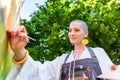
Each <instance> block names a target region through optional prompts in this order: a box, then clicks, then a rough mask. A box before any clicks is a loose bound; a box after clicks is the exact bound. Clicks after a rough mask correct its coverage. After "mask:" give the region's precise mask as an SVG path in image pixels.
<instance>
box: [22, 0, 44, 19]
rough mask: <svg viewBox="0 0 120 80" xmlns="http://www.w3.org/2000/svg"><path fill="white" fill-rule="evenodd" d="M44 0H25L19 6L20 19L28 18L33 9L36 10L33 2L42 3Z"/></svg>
mask: <svg viewBox="0 0 120 80" xmlns="http://www.w3.org/2000/svg"><path fill="white" fill-rule="evenodd" d="M44 2H45V0H25V1H24V4H23V6H22V8H21V19H27V20H30V17H29V15H30V14H32V13H33V12H34V11H35V10H37V7H36V5H35V3H39V4H40V5H44Z"/></svg>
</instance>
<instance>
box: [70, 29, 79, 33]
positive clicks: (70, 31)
mask: <svg viewBox="0 0 120 80" xmlns="http://www.w3.org/2000/svg"><path fill="white" fill-rule="evenodd" d="M75 31H76V32H78V31H80V30H77V29H76V30H75ZM69 32H71V30H69Z"/></svg>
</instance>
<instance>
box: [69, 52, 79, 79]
mask: <svg viewBox="0 0 120 80" xmlns="http://www.w3.org/2000/svg"><path fill="white" fill-rule="evenodd" d="M75 53H76V55H75ZM72 54H73V62H74V63H73V69H72V79H73V80H74V72H75V60H76V58H77V56H78V54H79V51H72ZM74 56H75V57H74ZM71 63H72V62H70V65H69V66H70V68H69V79H68V80H70V71H71Z"/></svg>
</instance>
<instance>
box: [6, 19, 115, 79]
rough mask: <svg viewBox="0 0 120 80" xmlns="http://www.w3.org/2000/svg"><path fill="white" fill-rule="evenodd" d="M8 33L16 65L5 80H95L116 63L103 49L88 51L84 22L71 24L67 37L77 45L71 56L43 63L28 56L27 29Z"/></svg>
mask: <svg viewBox="0 0 120 80" xmlns="http://www.w3.org/2000/svg"><path fill="white" fill-rule="evenodd" d="M8 33H9V34H10V35H9V37H10V43H11V48H12V50H13V52H14V56H15V57H13V62H14V63H15V65H14V67H13V68H12V69H11V71H10V73H9V74H8V76H7V78H6V80H85V79H88V80H96V79H97V76H98V75H100V74H102V73H104V72H107V71H110V66H111V65H112V64H113V63H112V62H111V60H110V59H109V57H108V56H107V54H106V53H105V51H104V49H102V48H99V47H97V48H89V47H86V46H85V44H83V43H82V41H83V40H84V39H85V38H86V37H87V36H88V26H87V24H86V23H85V22H84V21H82V20H73V21H71V23H70V25H69V33H68V36H69V40H70V43H71V44H73V45H74V49H73V50H72V51H71V52H70V54H63V55H62V56H60V57H57V58H56V59H55V60H53V61H51V62H49V61H46V62H45V63H44V64H42V63H41V62H39V61H34V60H33V59H32V58H31V57H30V56H29V55H28V54H27V53H28V52H27V51H26V49H25V45H26V44H27V42H28V37H27V33H26V30H25V28H24V27H19V28H16V29H11V30H9V31H8ZM83 78H84V79H83Z"/></svg>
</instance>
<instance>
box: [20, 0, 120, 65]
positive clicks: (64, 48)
mask: <svg viewBox="0 0 120 80" xmlns="http://www.w3.org/2000/svg"><path fill="white" fill-rule="evenodd" d="M36 6H37V8H38V10H37V11H35V12H34V13H33V14H31V20H30V21H27V20H22V21H21V23H22V24H23V25H25V26H26V28H27V31H28V35H29V36H31V37H33V38H35V39H36V40H37V41H35V42H34V41H30V42H29V44H28V46H27V49H28V50H29V52H30V54H31V55H32V56H33V58H34V59H35V60H40V61H42V62H44V61H46V60H53V59H54V58H56V57H57V56H60V55H61V54H63V53H68V52H69V51H70V50H71V49H72V45H71V44H70V43H69V40H68V36H67V35H68V34H67V32H68V26H69V23H70V21H71V20H74V19H81V20H84V21H85V22H86V23H87V24H88V26H89V37H88V39H89V41H90V43H89V45H88V46H92V47H96V46H99V47H103V48H104V49H105V51H106V52H107V53H108V55H109V56H110V58H111V59H112V60H113V62H114V63H118V62H119V59H120V56H119V55H120V40H119V38H120V34H119V33H120V15H119V14H120V1H119V0H116V1H115V0H48V1H47V2H45V5H42V6H40V5H38V4H36Z"/></svg>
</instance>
